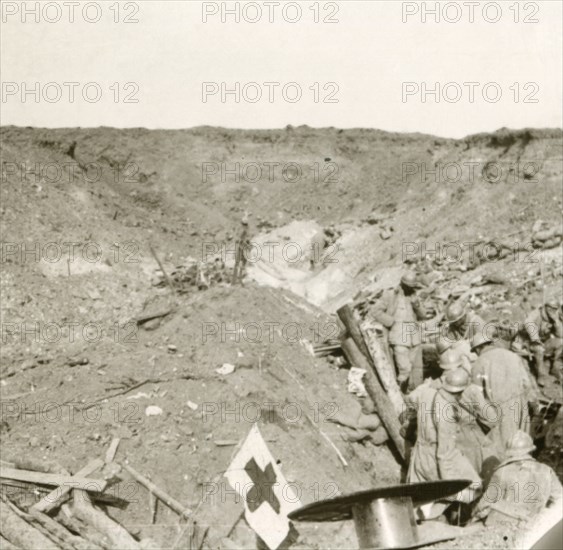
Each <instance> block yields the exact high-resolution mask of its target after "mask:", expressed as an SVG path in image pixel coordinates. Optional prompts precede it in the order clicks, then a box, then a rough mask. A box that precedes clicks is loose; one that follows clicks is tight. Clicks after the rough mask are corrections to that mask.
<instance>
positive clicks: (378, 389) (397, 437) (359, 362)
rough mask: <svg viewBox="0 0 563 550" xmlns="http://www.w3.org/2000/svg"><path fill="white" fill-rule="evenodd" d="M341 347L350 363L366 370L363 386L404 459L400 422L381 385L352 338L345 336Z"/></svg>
mask: <svg viewBox="0 0 563 550" xmlns="http://www.w3.org/2000/svg"><path fill="white" fill-rule="evenodd" d="M342 349H343V351H344V354H345V355H346V358H347V359H348V361H349V362H350V364H351V365H354V366H356V367H358V368H360V369H363V370H365V371H366V374H365V376H364V386H365V388H366V391H367V393H368V395H369V396H370V397H371V399H372V401H373V404H374V405H375V408H376V410H377V414H378V416H379V418H380V419H381V422H382V424H383V425H384V426H385V429H386V430H387V433H388V434H389V437H390V438H391V440H392V441H393V443H394V445H395V448H396V449H397V452H398V453H399V455H400V456H401V458H402V459H403V461H404V460H405V441H404V439H403V437H402V436H401V434H400V429H401V424H400V422H399V418H398V416H397V414H396V413H395V409H394V408H393V405H392V404H391V401H390V400H389V397H387V394H386V393H385V390H384V389H383V387H382V386H381V383H380V382H379V380H378V378H377V376H376V375H375V373H374V371H373V369H372V367H371V365H370V363H369V361H368V359H367V357H366V356H365V355H364V354H363V353H362V352H361V351H360V350H359V348H358V346H357V345H356V342H354V339H353V338H347V339H346V340H344V341H343V342H342Z"/></svg>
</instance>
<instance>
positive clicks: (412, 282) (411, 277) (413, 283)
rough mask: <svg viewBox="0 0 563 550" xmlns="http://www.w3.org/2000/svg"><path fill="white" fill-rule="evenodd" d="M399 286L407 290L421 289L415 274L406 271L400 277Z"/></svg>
mask: <svg viewBox="0 0 563 550" xmlns="http://www.w3.org/2000/svg"><path fill="white" fill-rule="evenodd" d="M401 284H402V285H403V286H408V287H409V288H422V285H421V284H420V282H419V280H418V277H417V276H416V273H414V272H412V271H408V272H407V273H405V274H404V275H403V276H402V277H401Z"/></svg>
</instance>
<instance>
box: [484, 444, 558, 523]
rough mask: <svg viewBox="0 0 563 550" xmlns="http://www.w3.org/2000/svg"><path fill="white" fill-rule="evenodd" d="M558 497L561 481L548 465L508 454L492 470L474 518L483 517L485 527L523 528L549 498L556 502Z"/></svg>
mask: <svg viewBox="0 0 563 550" xmlns="http://www.w3.org/2000/svg"><path fill="white" fill-rule="evenodd" d="M561 498H562V487H561V482H560V481H559V479H557V476H556V475H555V472H554V471H553V470H552V469H551V468H550V467H549V466H547V465H545V464H542V463H540V462H537V461H536V460H534V458H532V457H531V456H530V455H524V456H520V457H511V458H508V459H507V460H505V461H504V462H503V463H501V465H500V466H499V467H498V468H497V469H496V470H495V472H494V474H493V476H492V477H491V481H490V483H489V485H488V487H487V490H486V491H485V493H484V494H483V496H482V497H481V500H480V501H479V503H478V505H477V507H476V509H475V517H476V519H483V518H486V522H485V523H486V525H487V526H489V525H499V524H504V525H509V526H511V527H519V528H522V527H526V525H527V524H528V525H529V524H530V522H532V521H533V520H534V518H535V517H536V516H537V515H538V514H539V513H540V512H541V511H542V510H543V509H544V508H545V507H546V505H547V504H548V503H549V502H550V501H552V502H559V501H560V500H561ZM559 504H560V502H559Z"/></svg>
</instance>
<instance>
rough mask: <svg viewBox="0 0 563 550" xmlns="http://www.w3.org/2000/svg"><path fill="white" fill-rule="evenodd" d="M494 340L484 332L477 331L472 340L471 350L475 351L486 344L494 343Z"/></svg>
mask: <svg viewBox="0 0 563 550" xmlns="http://www.w3.org/2000/svg"><path fill="white" fill-rule="evenodd" d="M492 341H493V340H492V338H491V337H490V336H488V335H487V334H484V332H483V331H482V330H479V331H477V332H476V333H475V334H474V335H473V338H471V349H472V350H473V349H475V348H476V347H478V346H480V345H482V344H486V343H487V342H492Z"/></svg>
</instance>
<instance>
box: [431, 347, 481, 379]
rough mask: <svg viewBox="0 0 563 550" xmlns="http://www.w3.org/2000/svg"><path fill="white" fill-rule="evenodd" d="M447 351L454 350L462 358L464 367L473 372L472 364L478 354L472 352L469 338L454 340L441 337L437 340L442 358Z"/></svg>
mask: <svg viewBox="0 0 563 550" xmlns="http://www.w3.org/2000/svg"><path fill="white" fill-rule="evenodd" d="M447 351H452V352H454V353H455V354H456V355H457V356H458V357H459V358H460V359H461V361H462V367H463V368H464V369H465V370H466V371H467V372H468V373H469V374H471V369H472V364H473V362H474V361H475V359H477V356H476V355H475V354H474V353H471V344H470V343H469V341H468V340H458V341H457V342H452V341H451V340H449V339H448V338H441V339H440V340H438V342H436V352H437V353H438V356H439V358H440V360H441V358H442V356H443V355H444V353H446V352H447Z"/></svg>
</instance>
